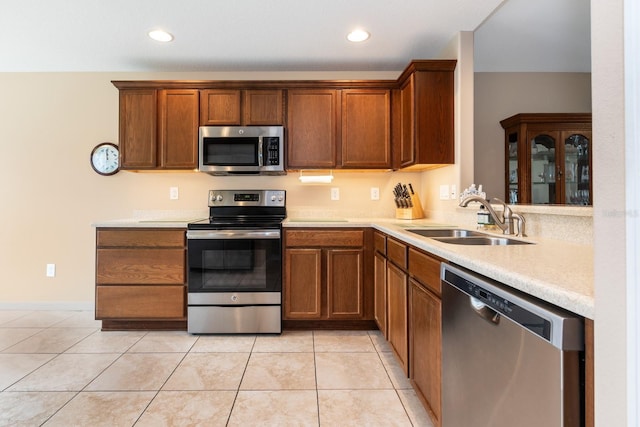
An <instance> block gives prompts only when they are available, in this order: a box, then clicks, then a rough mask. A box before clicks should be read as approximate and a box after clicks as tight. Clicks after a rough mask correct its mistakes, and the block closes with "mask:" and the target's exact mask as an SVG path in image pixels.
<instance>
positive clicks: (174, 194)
mask: <svg viewBox="0 0 640 427" xmlns="http://www.w3.org/2000/svg"><path fill="white" fill-rule="evenodd" d="M179 195H180V194H179V192H178V187H169V199H170V200H178V197H179Z"/></svg>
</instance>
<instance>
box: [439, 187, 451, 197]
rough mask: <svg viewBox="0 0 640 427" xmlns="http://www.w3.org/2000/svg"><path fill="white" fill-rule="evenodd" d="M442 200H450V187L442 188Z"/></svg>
mask: <svg viewBox="0 0 640 427" xmlns="http://www.w3.org/2000/svg"><path fill="white" fill-rule="evenodd" d="M440 200H449V186H448V185H447V184H444V185H441V186H440Z"/></svg>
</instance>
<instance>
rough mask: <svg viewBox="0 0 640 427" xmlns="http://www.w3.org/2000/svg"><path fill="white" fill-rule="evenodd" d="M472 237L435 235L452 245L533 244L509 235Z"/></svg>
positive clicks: (441, 240) (437, 238)
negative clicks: (511, 237)
mask: <svg viewBox="0 0 640 427" xmlns="http://www.w3.org/2000/svg"><path fill="white" fill-rule="evenodd" d="M477 234H479V236H472V237H433V240H437V241H439V242H443V243H450V244H452V245H487V246H504V245H531V244H532V243H531V242H523V241H522V240H516V239H510V238H508V237H494V236H487V235H481V233H477Z"/></svg>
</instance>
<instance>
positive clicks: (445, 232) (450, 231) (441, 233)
mask: <svg viewBox="0 0 640 427" xmlns="http://www.w3.org/2000/svg"><path fill="white" fill-rule="evenodd" d="M407 231H409V232H410V233H415V234H419V235H421V236H424V237H461V238H462V237H463V238H467V237H471V236H486V234H484V233H480V232H478V231H471V230H461V229H458V228H447V229H439V230H433V229H428V230H407Z"/></svg>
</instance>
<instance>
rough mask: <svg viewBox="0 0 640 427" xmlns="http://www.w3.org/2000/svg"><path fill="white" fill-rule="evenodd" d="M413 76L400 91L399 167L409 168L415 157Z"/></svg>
mask: <svg viewBox="0 0 640 427" xmlns="http://www.w3.org/2000/svg"><path fill="white" fill-rule="evenodd" d="M413 88H414V76H413V75H411V77H409V79H408V80H407V81H406V82H405V84H404V86H402V88H401V90H400V123H401V125H400V150H398V152H399V157H400V165H399V166H400V167H401V168H404V167H407V166H411V165H413V164H414V163H415V162H416V157H415V125H414V116H415V104H414V100H413V98H414V96H413Z"/></svg>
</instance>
